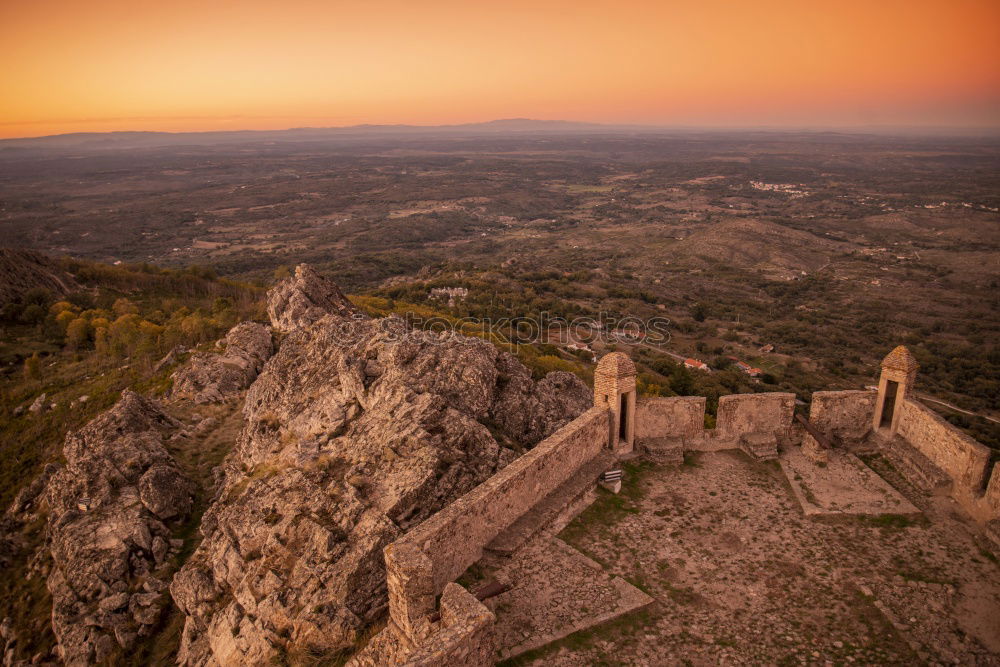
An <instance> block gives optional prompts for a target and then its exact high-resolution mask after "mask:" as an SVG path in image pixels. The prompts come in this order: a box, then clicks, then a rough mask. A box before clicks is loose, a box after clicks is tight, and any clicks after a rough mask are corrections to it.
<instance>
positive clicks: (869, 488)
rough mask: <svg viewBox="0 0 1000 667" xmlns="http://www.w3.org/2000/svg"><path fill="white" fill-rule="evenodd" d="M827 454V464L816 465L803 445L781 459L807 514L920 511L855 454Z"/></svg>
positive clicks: (786, 453) (782, 466)
mask: <svg viewBox="0 0 1000 667" xmlns="http://www.w3.org/2000/svg"><path fill="white" fill-rule="evenodd" d="M828 455H829V461H828V462H827V463H825V464H824V465H816V464H815V463H813V462H812V461H810V460H809V459H808V458H807V457H806V456H805V455H804V454H803V453H802V449H801V448H799V447H790V448H788V449H787V450H785V451H783V452H782V453H781V456H780V458H779V462H780V464H781V469H782V471H783V472H784V473H785V478H786V479H787V480H788V482H789V484H790V485H791V487H792V492H793V493H794V494H795V498H796V500H798V502H799V506H800V507H802V511H803V513H805V514H806V515H810V516H812V515H821V514H834V515H836V514H867V515H872V516H878V515H882V514H905V515H917V514H919V513H920V510H918V509H917V508H916V507H915V506H914V505H913V504H912V503H911V502H910V501H908V500H907V499H906V497H905V496H903V494H901V493H900V492H899V491H897V490H896V489H894V488H893V487H892V485H891V484H889V483H888V482H886V481H885V480H884V479H882V478H881V477H879V476H878V474H877V473H876V472H875V471H874V470H872V469H871V468H869V467H868V466H866V465H865V464H864V463H862V462H861V460H860V459H859V458H858V457H856V456H855V455H854V454H851V453H849V452H845V451H842V450H833V451H830V452H829V453H828Z"/></svg>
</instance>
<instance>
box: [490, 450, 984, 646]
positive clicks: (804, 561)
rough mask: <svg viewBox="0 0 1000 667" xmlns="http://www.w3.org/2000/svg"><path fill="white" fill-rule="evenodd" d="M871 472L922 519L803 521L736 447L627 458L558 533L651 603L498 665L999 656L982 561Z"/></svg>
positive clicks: (951, 519) (954, 520) (954, 531)
mask: <svg viewBox="0 0 1000 667" xmlns="http://www.w3.org/2000/svg"><path fill="white" fill-rule="evenodd" d="M873 465H874V467H876V468H879V465H878V462H874V463H873ZM887 470H888V471H889V472H888V473H886V474H883V476H885V477H887V478H889V481H891V482H892V483H893V485H894V486H897V487H898V488H899V489H900V490H901V491H903V492H904V493H905V494H906V495H907V497H908V498H909V499H910V500H911V501H912V502H913V503H914V504H915V505H917V506H918V508H919V509H921V510H922V511H923V515H922V516H920V517H917V518H908V517H905V516H900V515H890V516H884V517H874V518H873V517H867V516H851V515H843V516H838V517H818V518H816V517H814V518H807V517H805V516H804V514H803V512H802V509H801V508H800V506H799V503H798V502H797V501H796V499H795V496H794V495H793V493H792V491H791V488H790V487H789V484H788V481H787V480H786V479H785V476H784V475H783V474H782V472H781V469H780V467H779V465H778V463H777V462H770V463H755V462H752V461H750V460H749V459H748V458H747V457H745V456H744V455H742V454H740V453H738V452H714V453H704V454H701V455H698V456H696V457H692V458H691V459H689V461H688V462H687V463H686V464H685V465H681V466H663V467H658V466H652V465H649V464H641V463H640V464H630V465H628V466H627V472H626V474H627V480H626V485H625V488H624V490H623V492H622V494H621V495H619V496H611V495H610V494H605V493H602V494H601V495H600V497H599V499H598V501H597V502H595V503H594V504H593V505H592V506H591V507H590V508H588V509H587V510H586V511H585V512H584V513H583V514H581V515H580V516H579V517H577V519H576V520H574V522H573V523H571V524H570V525H569V526H568V527H567V528H566V529H565V530H564V531H563V532H562V533H561V537H562V538H563V539H564V540H566V541H567V542H568V543H569V544H571V545H573V546H575V547H576V548H577V549H578V550H580V551H581V552H582V553H584V554H586V555H587V556H589V557H590V558H591V559H592V560H594V561H595V562H597V563H599V564H600V565H601V567H602V568H603V569H604V571H605V572H606V573H607V574H608V575H611V576H618V577H621V578H622V579H625V580H626V581H629V582H630V583H632V584H633V585H635V586H636V587H637V588H640V589H642V590H644V591H645V592H647V593H649V595H651V596H652V597H653V598H654V599H655V602H654V603H653V604H652V605H650V606H649V607H646V608H644V609H642V610H641V611H638V612H635V613H632V614H629V615H627V616H624V617H622V618H619V619H618V620H615V621H611V622H610V623H605V624H603V625H600V626H596V627H592V628H590V629H587V630H583V631H580V632H576V633H574V634H571V635H569V636H568V637H566V638H565V639H562V640H559V641H556V642H553V643H551V644H549V645H547V646H545V647H542V648H540V649H538V650H535V651H531V652H528V653H525V654H523V655H522V656H520V657H518V658H514V659H513V660H511V661H509V662H510V664H533V665H543V664H544V665H601V664H607V665H611V664H621V665H674V664H692V665H716V664H851V663H855V664H871V663H883V664H884V663H890V664H906V665H913V664H935V663H940V664H974V665H1000V576H998V575H1000V569H998V566H997V564H996V561H995V560H994V559H993V557H992V556H990V555H989V554H987V553H986V552H984V551H983V550H981V549H980V548H979V547H978V546H977V544H976V542H975V541H974V538H973V534H974V533H975V531H976V529H975V527H974V526H972V525H971V524H969V523H968V522H967V521H966V520H965V519H964V518H963V517H962V515H961V514H960V511H959V510H958V508H957V507H956V506H955V505H954V503H953V502H952V501H950V500H948V499H942V498H927V497H923V496H919V495H917V494H915V493H914V492H913V491H912V489H909V488H908V487H906V485H905V483H903V482H902V481H901V480H899V479H893V478H892V476H891V469H887ZM882 472H883V471H882V469H880V473H882Z"/></svg>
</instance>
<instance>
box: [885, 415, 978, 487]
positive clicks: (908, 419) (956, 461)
mask: <svg viewBox="0 0 1000 667" xmlns="http://www.w3.org/2000/svg"><path fill="white" fill-rule="evenodd" d="M902 413H903V414H902V415H901V416H900V420H899V429H898V431H897V433H898V435H899V436H900V437H902V438H903V439H904V440H906V442H908V443H909V444H910V445H912V446H913V447H914V448H916V449H917V450H918V451H919V452H920V453H921V454H923V455H924V456H926V457H927V458H928V459H930V460H931V461H932V462H933V463H934V464H935V465H937V466H938V467H939V468H941V470H943V471H944V472H945V473H947V474H948V476H949V477H951V479H952V480H953V481H954V483H955V487H956V489H959V490H965V491H966V492H968V491H974V492H976V493H977V494H978V493H979V492H981V490H982V489H983V485H984V482H985V479H984V477H985V475H986V464H987V462H988V461H989V458H990V450H989V448H988V447H986V446H985V445H982V444H980V443H978V442H976V441H975V440H973V439H972V438H970V437H969V436H967V435H966V434H965V433H963V432H962V431H960V430H958V429H957V428H955V427H954V426H952V425H951V424H949V423H948V422H946V421H945V420H944V419H942V418H941V417H939V416H938V415H937V413H935V412H934V411H933V410H931V409H930V408H927V407H924V406H923V405H921V404H920V403H917V402H915V401H912V400H906V401H904V402H903V410H902Z"/></svg>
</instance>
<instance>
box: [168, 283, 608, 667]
mask: <svg viewBox="0 0 1000 667" xmlns="http://www.w3.org/2000/svg"><path fill="white" fill-rule="evenodd" d="M301 268H302V267H300V269H301ZM302 273H306V274H308V273H309V272H308V271H302V270H300V271H299V272H297V274H302ZM282 290H284V288H282ZM338 294H339V292H338ZM269 301H271V302H274V301H275V299H274V298H273V295H272V298H271V299H269ZM277 323H278V322H276V324H277ZM589 404H590V395H589V391H588V390H587V388H586V387H585V386H584V385H583V383H581V382H580V381H579V380H578V379H577V378H575V377H574V376H572V375H569V374H565V373H553V374H550V375H549V376H547V377H546V378H545V379H543V380H541V381H539V382H535V381H533V380H532V378H531V376H530V374H529V373H528V371H527V370H526V369H525V368H524V367H523V366H522V365H521V364H520V363H519V362H518V361H517V360H516V358H514V357H513V356H511V355H510V354H507V353H504V352H500V351H499V350H497V348H495V347H494V346H492V345H491V344H489V343H487V342H485V341H482V340H479V339H471V338H464V337H460V336H452V335H444V336H439V335H436V334H430V333H426V332H413V331H409V330H408V329H407V328H406V326H405V324H404V323H403V322H402V320H400V319H397V318H387V319H383V320H368V319H361V320H358V319H354V318H352V317H339V316H332V315H328V316H326V317H324V318H322V319H321V320H319V321H317V322H316V323H314V324H312V325H311V326H308V327H306V328H300V329H298V330H296V331H294V332H293V333H291V334H290V335H289V336H288V337H287V338H285V339H284V341H283V342H282V344H281V348H280V350H279V351H278V352H277V353H276V354H275V356H274V357H273V358H272V359H271V360H270V361H269V362H268V364H267V366H266V368H265V369H264V371H263V372H262V373H261V375H260V376H259V377H258V378H257V380H256V381H255V382H254V384H253V386H251V388H250V390H249V391H248V393H247V396H246V401H245V407H244V417H245V421H244V424H245V425H244V429H243V431H242V433H241V435H240V437H239V439H238V442H237V445H236V447H235V449H234V450H233V452H232V453H231V454H230V456H229V458H228V459H227V461H226V463H225V465H224V476H223V479H222V483H221V484H220V488H219V491H218V495H217V498H216V500H215V502H214V503H213V505H212V506H211V507H210V508H209V510H208V511H207V512H206V513H205V515H204V518H203V521H202V526H201V530H202V534H203V536H204V539H203V540H202V543H201V545H200V547H199V548H198V550H197V551H196V552H195V554H194V555H193V556H192V558H191V559H190V560H189V561H188V563H187V564H185V566H184V567H183V568H182V570H181V571H180V572H178V574H177V576H176V577H175V578H174V581H173V583H172V584H171V593H172V595H173V597H174V600H175V602H176V603H177V605H178V606H179V607H180V609H181V610H182V611H183V612H184V613H186V614H187V616H188V618H187V621H186V624H185V629H184V634H183V639H182V645H181V650H180V654H179V659H180V660H181V662H182V663H187V664H199V665H201V664H222V665H235V664H258V663H263V662H267V661H268V660H269V659H270V658H271V657H273V656H274V654H275V653H276V651H279V650H282V649H284V648H291V647H312V648H313V649H316V650H321V649H331V650H332V649H336V648H338V647H343V646H346V645H349V644H350V643H351V642H352V640H353V639H354V638H355V636H356V634H357V633H358V632H359V631H360V630H361V629H362V628H364V627H365V626H366V625H367V624H368V623H370V622H371V621H372V620H373V619H374V618H376V617H377V616H379V615H380V614H381V613H382V612H383V611H384V609H385V607H386V604H387V598H386V591H385V570H384V563H383V560H382V549H383V548H384V547H385V545H387V544H388V543H390V542H392V541H393V540H395V539H396V538H397V537H399V536H400V535H401V534H403V533H404V532H405V531H406V530H407V529H408V528H409V527H411V526H413V525H415V524H417V523H419V522H420V521H422V520H424V519H426V518H427V517H429V516H430V515H431V514H433V513H434V512H436V511H437V510H439V509H441V508H442V507H444V506H445V505H447V504H448V503H450V502H451V501H453V500H454V499H456V498H458V497H459V496H460V495H462V494H464V493H465V492H467V491H469V490H470V489H472V488H473V487H474V486H476V485H477V484H479V483H481V482H482V481H484V480H485V479H487V478H488V477H489V476H491V475H492V474H494V473H495V472H496V471H497V470H498V469H499V468H501V467H502V466H504V465H506V464H507V463H508V462H510V461H511V460H512V459H513V458H515V457H516V454H514V452H513V450H512V449H509V448H506V447H504V446H502V445H501V442H502V443H505V444H509V445H511V446H530V445H532V444H534V443H535V442H537V441H538V440H540V439H541V438H543V437H545V436H547V435H548V434H550V433H551V432H552V431H554V430H555V429H556V428H558V427H559V426H561V425H562V424H564V423H565V422H567V421H569V420H570V419H572V418H573V417H576V416H577V415H578V414H580V413H581V412H583V411H584V409H586V408H587V407H588V406H589Z"/></svg>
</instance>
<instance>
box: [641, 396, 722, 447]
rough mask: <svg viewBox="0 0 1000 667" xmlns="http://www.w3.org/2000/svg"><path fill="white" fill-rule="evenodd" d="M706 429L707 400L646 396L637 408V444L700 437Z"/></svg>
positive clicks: (689, 397) (696, 397) (691, 397)
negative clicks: (662, 439) (658, 439)
mask: <svg viewBox="0 0 1000 667" xmlns="http://www.w3.org/2000/svg"><path fill="white" fill-rule="evenodd" d="M704 430H705V397H704V396H672V397H662V396H653V397H643V398H640V399H639V402H638V404H637V405H636V408H635V441H636V444H637V445H642V444H643V443H644V442H646V441H648V440H653V439H657V438H682V439H691V438H699V437H701V435H702V432H703V431H704Z"/></svg>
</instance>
